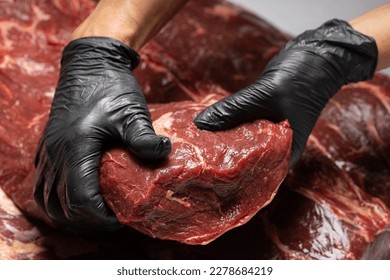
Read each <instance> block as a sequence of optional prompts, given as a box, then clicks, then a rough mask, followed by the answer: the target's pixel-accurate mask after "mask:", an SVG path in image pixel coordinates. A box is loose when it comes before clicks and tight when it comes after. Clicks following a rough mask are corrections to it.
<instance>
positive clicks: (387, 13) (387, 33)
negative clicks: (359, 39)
mask: <svg viewBox="0 0 390 280" xmlns="http://www.w3.org/2000/svg"><path fill="white" fill-rule="evenodd" d="M349 23H350V24H351V25H352V27H353V28H354V29H356V30H358V31H360V32H361V33H363V34H365V35H368V36H371V37H373V38H374V39H375V41H376V44H377V46H378V65H377V68H376V70H378V71H379V70H382V69H384V68H387V67H390V3H387V4H385V5H382V6H380V7H378V8H376V9H374V10H371V11H369V12H367V13H365V14H363V15H361V16H358V17H356V18H354V19H352V20H351V21H349Z"/></svg>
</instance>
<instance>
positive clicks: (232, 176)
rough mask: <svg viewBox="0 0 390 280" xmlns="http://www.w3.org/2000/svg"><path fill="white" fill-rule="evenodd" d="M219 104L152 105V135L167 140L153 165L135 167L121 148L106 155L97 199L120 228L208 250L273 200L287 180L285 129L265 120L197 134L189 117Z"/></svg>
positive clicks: (288, 140) (211, 99) (287, 131)
mask: <svg viewBox="0 0 390 280" xmlns="http://www.w3.org/2000/svg"><path fill="white" fill-rule="evenodd" d="M217 100H218V99H216V98H215V97H214V96H213V95H209V96H208V97H206V98H205V99H204V100H202V101H201V102H199V103H195V102H193V101H182V102H175V103H166V104H156V105H153V106H151V114H152V120H153V125H154V128H155V130H156V133H157V134H159V135H167V136H169V137H170V139H171V142H172V152H171V155H170V156H169V158H168V160H166V161H165V162H164V163H162V164H160V165H159V166H152V167H148V166H145V165H143V164H140V163H139V162H137V161H136V160H135V159H133V158H132V156H131V154H130V153H129V152H126V151H124V150H123V149H117V150H115V151H110V152H108V153H107V154H106V155H104V157H103V159H102V166H101V168H100V174H101V187H102V194H103V197H104V198H105V199H106V201H107V203H108V205H109V206H110V207H111V209H113V210H114V212H115V213H116V214H117V217H118V218H119V221H120V222H122V223H123V224H127V225H129V226H131V227H133V228H135V229H138V230H139V231H141V232H144V233H146V234H149V235H150V236H153V237H158V238H161V239H172V240H177V241H180V242H183V243H187V244H206V243H208V242H210V241H212V240H214V239H215V238H216V237H218V236H219V235H221V234H222V233H224V232H226V231H227V230H229V229H231V228H233V227H237V226H239V225H242V224H244V223H246V222H247V221H248V220H249V219H251V218H252V217H253V216H254V214H255V213H257V212H258V211H259V210H260V209H261V208H263V207H264V206H265V205H267V204H268V203H269V202H270V201H271V200H272V198H273V197H274V195H275V193H276V191H277V189H278V187H279V185H280V183H281V182H282V181H283V179H284V178H285V177H286V174H287V170H288V166H289V158H290V157H289V154H290V146H291V138H292V132H291V129H289V127H288V124H287V123H286V122H285V123H281V124H273V123H271V122H268V121H264V120H261V121H260V120H259V121H256V122H254V123H250V124H247V125H245V126H240V127H237V128H235V129H232V130H230V131H221V132H218V133H213V132H209V131H201V130H199V129H197V128H196V126H195V125H194V123H193V119H194V118H195V117H196V115H197V114H198V113H199V112H201V111H202V110H203V109H205V108H206V107H207V106H208V105H210V104H212V103H214V102H216V101H217ZM129 174H131V175H129Z"/></svg>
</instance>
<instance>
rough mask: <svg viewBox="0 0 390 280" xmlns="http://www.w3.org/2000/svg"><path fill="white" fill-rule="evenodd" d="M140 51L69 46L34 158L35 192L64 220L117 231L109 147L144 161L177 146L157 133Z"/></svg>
mask: <svg viewBox="0 0 390 280" xmlns="http://www.w3.org/2000/svg"><path fill="white" fill-rule="evenodd" d="M138 62H139V56H138V54H137V53H136V52H135V51H133V50H132V49H130V48H129V47H127V46H126V45H124V44H123V43H121V42H119V41H117V40H115V39H112V38H108V37H87V38H81V39H78V40H74V41H72V42H71V43H69V44H68V46H67V47H66V48H65V49H64V52H63V56H62V60H61V72H60V78H59V81H58V85H57V89H56V93H55V96H54V100H53V103H52V107H51V112H50V116H49V121H48V123H47V126H46V129H45V131H44V134H43V137H42V139H41V142H40V145H39V148H38V152H37V156H36V161H35V165H36V170H37V171H36V172H37V173H36V185H35V190H34V196H35V199H36V201H37V202H38V203H39V205H40V206H41V207H42V208H43V209H44V211H45V212H46V213H47V215H48V216H49V217H50V218H52V219H54V220H55V221H57V222H58V223H60V224H62V225H65V226H68V227H75V228H82V229H108V230H111V229H116V228H118V227H119V226H120V225H119V222H118V221H117V219H116V218H115V216H114V214H113V213H112V212H111V211H110V210H109V209H108V208H107V207H106V206H105V204H104V201H103V199H102V197H101V195H100V193H99V176H98V175H99V174H98V171H99V164H100V157H101V152H102V149H103V147H104V145H107V144H112V143H115V142H117V143H122V144H125V145H126V146H127V148H128V149H129V150H130V151H131V152H132V153H133V154H134V155H135V156H136V157H138V158H140V159H143V160H154V161H156V160H162V159H164V158H166V157H167V156H168V154H169V153H170V149H171V143H170V140H169V139H168V138H167V137H163V136H157V135H156V134H155V132H154V130H153V127H152V124H151V120H150V114H149V111H148V109H147V105H146V102H145V99H144V96H143V93H142V91H141V89H140V87H139V85H138V83H137V81H136V79H135V78H134V76H133V74H132V70H133V69H134V68H135V67H136V66H137V64H138Z"/></svg>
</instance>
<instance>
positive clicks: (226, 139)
mask: <svg viewBox="0 0 390 280" xmlns="http://www.w3.org/2000/svg"><path fill="white" fill-rule="evenodd" d="M203 3H204V5H199V3H197V4H194V3H192V2H191V3H190V4H189V5H188V7H187V8H186V9H185V10H184V11H183V13H181V14H180V16H178V17H177V18H176V19H175V20H174V21H173V22H172V23H171V24H170V25H169V26H168V27H167V28H166V29H165V31H164V32H162V33H161V35H160V36H158V37H157V38H156V40H155V41H153V42H151V43H150V44H149V45H148V47H146V48H145V50H144V51H143V55H144V57H145V58H144V61H146V62H150V63H148V64H144V65H141V66H140V67H139V71H138V72H137V73H136V74H137V77H140V78H139V80H140V82H141V85H143V88H145V92H146V94H147V93H148V89H149V88H150V87H151V86H150V85H155V84H156V83H158V84H159V87H158V88H157V89H155V90H154V91H153V93H154V92H159V94H160V95H159V94H157V95H155V96H156V97H155V96H154V95H153V96H152V95H149V98H148V99H149V100H153V98H154V101H156V99H158V98H157V97H158V96H160V98H162V97H161V96H163V97H164V98H163V99H164V100H165V101H168V100H176V99H177V98H176V95H175V94H172V96H171V95H170V93H171V92H172V93H174V92H177V93H180V96H181V97H180V99H192V100H194V101H195V100H196V101H200V100H201V99H203V98H204V97H205V96H206V95H208V94H209V93H211V92H213V93H218V94H220V95H226V94H227V93H226V91H225V88H227V87H229V88H230V89H232V88H237V89H238V88H239V87H240V86H241V85H240V83H241V84H242V79H243V77H244V76H242V75H246V74H247V73H249V72H251V73H252V75H251V76H252V77H253V75H254V74H255V73H258V72H259V71H253V69H251V68H252V67H257V66H258V65H260V66H263V65H264V64H265V61H266V60H267V59H269V58H270V57H271V55H272V54H273V53H274V52H276V51H277V50H278V49H279V48H280V47H281V46H282V45H283V43H284V42H285V39H286V36H284V35H283V34H281V33H275V34H276V35H267V36H264V34H268V33H266V32H265V30H266V29H270V30H272V27H271V26H269V25H268V24H266V23H264V22H262V21H261V20H259V19H257V18H256V17H254V16H253V15H251V14H249V13H246V12H244V11H243V10H241V9H240V8H237V7H235V6H231V5H228V4H223V2H220V1H211V2H210V1H203ZM19 5H20V6H21V7H20V9H21V13H17V14H16V15H15V16H14V15H13V13H15V9H14V8H15V7H12V8H11V7H5V8H6V9H5V11H6V15H8V16H11V18H13V21H10V20H9V19H8V20H7V21H6V23H7V24H8V25H10V26H11V27H9V28H7V24H6V25H5V27H4V31H3V33H4V34H5V35H4V38H5V39H3V40H4V42H6V44H5V48H4V49H3V50H2V53H3V54H4V57H5V58H4V59H3V62H2V65H3V69H4V70H6V71H7V72H4V76H5V78H8V80H7V79H4V80H3V82H2V87H3V88H4V89H5V90H4V93H3V94H6V97H7V98H5V101H9V102H8V104H5V103H2V104H3V105H4V106H3V107H4V116H5V118H4V119H6V120H7V121H6V122H5V124H4V126H3V127H4V129H5V130H9V132H8V133H7V134H6V133H3V135H2V138H1V141H2V142H4V144H5V145H4V147H10V148H9V149H8V148H7V149H6V150H5V151H4V152H3V154H4V155H5V157H4V160H3V165H2V166H3V170H2V176H1V178H0V180H1V182H4V183H3V184H2V187H3V189H4V190H5V191H6V192H7V193H8V194H9V195H10V196H11V198H12V199H13V200H14V201H15V203H16V204H17V205H18V206H19V207H20V208H21V209H23V210H25V211H26V212H27V213H29V214H30V215H32V216H34V217H37V218H40V219H44V220H46V221H48V219H47V217H45V215H44V213H42V211H41V210H40V209H39V208H38V207H37V205H36V204H35V202H34V200H33V199H32V196H31V187H32V185H33V182H34V169H33V168H32V158H33V156H34V152H35V148H36V143H37V142H38V139H39V137H40V134H41V132H42V130H43V127H44V124H45V122H46V120H47V113H48V109H49V108H50V102H51V97H52V91H53V87H54V85H55V83H54V80H55V79H56V78H57V71H58V66H56V67H53V66H52V65H53V64H55V63H53V61H51V60H48V59H47V57H54V58H57V62H56V63H58V58H59V50H60V49H61V47H62V46H63V45H64V44H65V42H64V41H60V40H57V41H55V36H59V37H60V38H62V36H63V34H64V33H65V35H66V34H68V33H66V32H69V31H62V29H65V28H68V29H70V27H72V26H74V25H75V24H76V23H77V22H78V21H80V20H81V19H82V18H83V17H85V15H86V14H87V12H89V11H90V10H91V8H92V7H93V4H92V2H88V1H72V4H71V5H70V6H69V7H68V8H71V9H72V11H66V12H64V13H63V14H61V15H57V13H60V12H59V11H62V9H64V7H65V6H66V5H65V4H64V3H62V2H61V1H53V2H50V1H31V2H30V5H31V6H30V7H29V9H27V10H26V12H25V13H26V14H23V12H24V11H25V9H26V7H25V5H22V3H16V4H15V6H16V7H18V6H19ZM22 6H23V7H22ZM68 8H66V9H68ZM51 10H54V11H55V12H54V13H53V15H54V16H55V19H56V22H55V24H54V25H50V22H51V21H53V20H51V21H50V19H52V14H50V11H51ZM69 14H71V15H72V16H71V17H72V19H73V21H72V23H70V19H67V20H64V21H62V20H61V19H62V17H65V18H67V17H68V15H69ZM205 15H206V17H205ZM57 19H58V21H57ZM201 19H203V20H201ZM23 21H27V22H26V23H24V22H23ZM198 21H199V22H201V23H199V24H195V23H196V22H198ZM210 21H212V22H213V24H211V25H214V24H219V25H223V24H225V25H227V26H230V25H232V30H236V29H237V27H235V28H233V26H237V22H240V24H239V25H238V28H239V29H238V30H237V35H238V36H241V35H245V34H246V33H248V34H250V35H247V36H246V38H245V39H244V41H245V42H247V43H248V44H247V47H242V46H239V45H238V44H237V40H236V39H235V38H234V37H233V36H229V37H226V38H222V37H220V36H214V35H213V34H212V33H210V31H211V30H208V32H206V29H210V28H207V27H208V26H209V25H210ZM63 22H65V23H67V24H63ZM259 23H261V25H260V24H259ZM48 28H49V29H48ZM241 29H242V30H241ZM32 31H33V33H32ZM214 32H217V30H216V29H215V31H214ZM218 32H220V30H218ZM14 33H15V34H14ZM177 33H179V34H180V33H181V34H186V35H187V36H190V37H191V38H192V41H193V42H201V43H202V44H205V45H201V46H197V47H198V48H197V49H196V50H194V53H193V54H191V53H190V52H188V51H185V50H186V49H187V48H189V47H190V46H188V45H187V44H184V42H183V43H180V44H181V45H180V46H178V45H177V44H178V42H177V39H176V38H178V37H177V36H176V37H175V38H170V37H169V38H166V36H167V34H177ZM58 34H60V35H58ZM11 35H12V36H14V37H12V36H11ZM22 37H29V38H30V39H31V38H32V41H33V46H34V48H33V49H28V50H26V49H25V48H26V47H25V46H19V45H18V42H20V41H21V38H22ZM53 37H54V39H53ZM15 41H17V42H15ZM52 41H53V42H56V43H55V44H54V43H52ZM187 41H190V40H187ZM14 42H15V44H14ZM162 42H163V43H162ZM229 42H230V44H229ZM250 42H252V43H250ZM260 43H262V44H261V45H260ZM226 45H231V51H229V55H224V54H223V53H222V52H225V51H226ZM257 45H258V46H257ZM269 46H271V47H269ZM23 47H24V48H23ZM157 47H158V48H163V49H165V50H166V51H165V53H164V52H162V50H157V49H156V48H157ZM194 47H195V46H194ZM210 48H212V49H211V50H210ZM14 49H17V50H19V49H20V50H21V52H20V53H19V52H17V53H15V52H14V51H13V50H14ZM215 49H217V50H218V51H215ZM255 49H256V51H254V50H255ZM202 50H203V51H202ZM229 50H230V49H229ZM237 51H241V52H242V51H243V52H245V53H246V52H247V53H248V57H246V58H245V59H244V58H243V57H242V56H236V54H235V52H237ZM183 52H186V53H187V55H189V56H188V57H187V56H183V55H182V54H183ZM256 52H258V53H259V54H258V55H255V54H256ZM272 52H273V53H272ZM212 53H215V55H214V56H211V54H212ZM254 53H255V54H254ZM230 56H231V57H230ZM234 57H236V58H235V59H233V58H234ZM168 58H169V59H168ZM259 58H262V59H259ZM167 59H168V60H167ZM252 60H253V61H256V63H249V64H248V65H250V67H247V66H246V65H247V62H246V61H252ZM222 62H225V63H222ZM217 64H220V65H223V67H225V68H227V69H230V71H229V76H230V77H231V79H230V80H228V79H225V78H224V77H221V76H220V75H218V72H217V71H216V69H214V68H213V67H214V66H215V65H217ZM207 65H208V66H207ZM210 65H211V66H213V67H210ZM184 68H185V69H194V70H186V71H184ZM19 72H21V74H22V75H18V73H19ZM236 73H240V75H241V76H240V75H238V74H236ZM11 74H12V76H10V75H11ZM17 76H19V77H21V78H22V79H23V81H25V82H24V83H16V82H13V80H12V79H13V77H17ZM48 77H49V78H48ZM172 77H174V79H173V80H172V79H171V78H172ZM245 78H247V77H245ZM195 80H196V82H195ZM218 80H221V82H220V83H217V81H218ZM222 81H224V82H222ZM9 84H11V86H10V85H9ZM190 86H192V87H190ZM175 88H176V90H175ZM25 91H27V93H26V94H24V92H25ZM16 92H18V93H20V94H16V95H15V93H16ZM19 95H22V96H21V97H19ZM208 99H209V101H210V100H211V99H210V97H208ZM214 100H216V99H214ZM197 104H198V105H197ZM208 104H211V103H210V102H209V103H208ZM160 106H163V105H160ZM173 106H179V107H180V106H182V107H181V110H182V111H181V112H182V113H181V114H179V113H177V112H176V113H174V114H173V115H174V117H173V118H172V120H173V122H175V126H176V127H175V129H176V131H173V130H172V129H171V131H172V132H170V131H169V130H170V128H165V130H166V131H162V133H163V134H166V133H172V137H174V134H175V135H177V137H176V136H175V137H174V141H175V144H174V152H173V154H172V157H171V158H170V159H169V161H168V162H167V165H166V166H164V167H163V168H162V169H159V170H157V171H155V172H154V173H155V174H157V175H154V176H155V178H156V180H157V179H158V180H160V181H158V180H157V181H156V182H153V181H149V180H146V178H147V177H144V178H142V179H141V178H139V180H140V182H139V183H138V187H137V185H135V187H136V188H138V189H140V187H139V186H140V185H141V186H143V185H144V184H145V183H146V181H147V183H149V184H150V187H149V188H147V187H146V186H143V187H144V188H143V189H142V190H143V191H145V192H143V193H142V192H139V191H138V192H137V191H134V190H132V189H131V188H130V187H133V186H131V185H130V186H129V184H128V182H127V181H128V179H129V178H133V177H135V175H129V174H132V172H133V173H134V172H136V171H137V169H136V168H141V167H138V165H136V166H135V165H134V162H130V159H128V162H127V163H126V162H125V163H123V162H122V165H124V164H127V165H128V166H129V169H128V170H127V172H126V173H125V174H123V173H122V174H121V175H119V173H112V174H107V173H105V172H106V171H105V170H111V169H112V166H114V168H115V169H118V168H117V165H113V163H118V162H121V160H122V159H123V157H124V155H123V154H118V153H111V154H110V155H108V156H106V157H105V158H106V159H107V158H110V160H109V161H108V160H106V161H105V162H107V164H106V166H107V168H106V169H102V170H101V177H103V178H105V180H103V182H107V184H109V188H108V187H106V188H105V189H104V190H105V192H104V193H105V194H106V200H107V203H108V204H109V205H111V206H112V207H113V208H114V210H115V211H116V212H117V215H118V216H120V218H121V221H123V222H126V223H128V224H130V225H131V226H133V227H135V228H137V229H139V230H141V231H143V232H145V233H147V234H150V235H152V236H158V237H160V238H167V239H174V240H178V241H182V242H188V243H192V244H199V243H202V244H204V243H207V242H210V241H211V240H213V239H214V238H216V237H217V236H219V235H221V234H222V233H223V232H225V231H227V230H229V229H231V228H232V227H235V226H238V225H241V224H243V223H245V222H247V221H248V220H249V219H250V218H251V217H252V216H253V215H254V214H255V213H256V212H257V211H258V210H259V209H260V208H261V207H263V206H264V205H266V204H268V202H269V201H270V200H271V199H272V198H273V196H274V195H275V192H276V190H277V188H278V186H279V185H280V183H281V182H282V180H283V179H284V177H285V176H286V174H287V169H288V161H289V159H288V157H289V146H290V143H291V131H290V130H289V129H288V125H287V123H282V124H272V123H270V122H268V121H258V122H256V124H254V125H247V128H239V129H235V130H233V132H231V133H225V132H222V133H217V134H212V133H210V132H207V131H199V130H197V129H195V126H194V125H192V119H193V117H194V116H195V115H196V112H199V110H200V109H202V108H205V106H206V103H204V102H203V104H201V103H191V102H190V103H189V102H187V103H181V105H165V106H164V108H165V109H162V110H155V112H156V113H155V114H157V112H160V113H164V114H165V115H164V116H165V118H167V117H168V111H169V110H170V111H172V110H173V109H174V107H173ZM196 106H198V107H196ZM199 106H200V107H199ZM26 107H27V108H26ZM156 108H158V106H157V105H156ZM161 108H162V107H161ZM196 108H197V109H196ZM195 109H196V110H195ZM184 110H187V111H188V110H192V113H191V114H189V113H188V112H186V113H184V114H183V111H184ZM176 115H177V117H176ZM183 116H186V118H183ZM175 118H181V120H175ZM156 121H157V122H158V120H157V119H156ZM166 121H169V119H167V120H166ZM181 121H182V123H181V127H180V129H179V123H180V122H181ZM184 121H185V122H184ZM160 123H161V122H160ZM156 126H157V127H158V126H159V125H158V124H156ZM187 126H191V129H189V128H188V127H187ZM160 128H161V129H162V126H160ZM190 131H192V135H190V134H189V132H190ZM222 136H223V137H222ZM179 137H181V138H182V140H180V139H179ZM194 137H198V139H191V138H194ZM234 137H236V138H241V139H245V142H243V141H239V140H237V141H236V142H237V145H233V146H232V147H231V148H227V146H228V144H230V143H231V142H232V138H234ZM13 139H18V141H19V142H18V143H14V142H13ZM216 142H218V144H219V149H220V150H218V147H214V145H215V144H216ZM240 146H241V147H240ZM19 147H21V149H19ZM184 152H185V153H187V154H184V155H183V153H184ZM184 156H186V157H184ZM199 156H202V157H203V158H204V160H203V159H202V160H201V161H198V162H197V159H196V158H197V157H199ZM210 156H214V158H211V157H210ZM128 157H129V156H128ZM208 157H209V158H208ZM228 157H230V158H231V159H229V158H228ZM12 158H13V159H15V160H12ZM216 163H220V164H221V166H218V165H217V164H216ZM191 164H194V165H197V166H191ZM131 165H133V168H132V169H131V168H130V166H131ZM181 169H184V170H181ZM222 169H226V170H222ZM131 170H133V171H131ZM118 171H119V170H118ZM114 172H116V171H114ZM271 172H272V173H273V174H272V176H271V175H270V174H268V173H271ZM160 173H161V175H159V174H160ZM179 173H180V176H179ZM145 174H148V173H147V172H146V170H145ZM162 175H165V178H166V180H167V179H169V181H166V182H165V183H161V180H162V179H163V176H162ZM172 176H178V178H177V182H176V183H173V181H174V180H173V178H170V177H172ZM196 176H198V177H199V178H198V179H196ZM145 180H146V181H145ZM126 182H127V185H128V186H127V187H128V188H129V189H128V190H125V187H124V185H125V183H126ZM164 184H165V185H164ZM175 184H179V185H177V186H175ZM186 185H188V186H187V187H185V186H186ZM152 186H154V187H152ZM164 187H165V188H169V189H166V190H164V191H163V188H164ZM197 187H198V188H200V189H201V190H202V191H200V189H198V190H196V188H197ZM180 188H181V189H180ZM205 189H208V191H206V190H205ZM124 193H125V194H126V195H127V194H130V196H127V197H128V200H129V201H127V203H129V202H131V203H134V202H135V201H137V197H138V196H145V197H146V199H145V200H143V201H140V202H139V203H140V205H134V209H135V210H133V213H132V212H126V213H125V212H124V210H126V209H128V210H129V211H130V209H129V207H130V206H132V205H127V204H126V203H124V201H120V200H119V199H120V197H122V195H123V194H124ZM118 195H119V196H118ZM131 196H133V198H132V200H131ZM182 196H190V197H189V198H184V197H182ZM160 200H161V202H159V201H160ZM186 200H188V201H186ZM179 202H181V204H180V203H179ZM154 203H155V204H156V205H153V204H154ZM159 203H160V204H163V205H164V207H162V211H160V212H158V211H157V210H158V209H160V208H161V205H159ZM145 205H146V206H148V207H147V208H151V209H153V210H151V211H150V214H148V215H145V216H144V218H143V220H142V221H141V220H140V218H139V217H136V215H137V214H139V211H145V208H144V207H145ZM188 205H191V207H188ZM178 206H180V207H181V209H179V208H178ZM159 207H160V208H159ZM174 210H177V211H174ZM179 210H180V211H179ZM153 211H154V212H153ZM164 211H165V212H164ZM157 213H158V215H160V216H162V215H165V216H166V217H168V216H169V215H174V216H172V217H170V218H169V219H168V218H165V219H163V218H161V219H155V218H154V216H155V215H156V214H157ZM172 213H174V214H172ZM180 214H182V216H181V217H179V215H180ZM131 215H132V216H131ZM176 219H181V222H180V223H179V222H177V221H176ZM209 220H211V221H213V222H215V224H214V225H213V227H211V228H210V227H207V226H205V225H203V223H204V222H205V221H209ZM217 221H219V222H217ZM48 222H50V221H48ZM168 222H169V223H168ZM164 224H166V226H163V225H164ZM179 229H181V230H182V231H179Z"/></svg>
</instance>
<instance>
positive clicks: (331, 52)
mask: <svg viewBox="0 0 390 280" xmlns="http://www.w3.org/2000/svg"><path fill="white" fill-rule="evenodd" d="M377 56H378V51H377V47H376V43H375V41H374V39H372V38H371V37H367V36H365V35H363V34H361V33H359V32H358V31H356V30H354V29H353V28H352V27H351V26H350V25H349V24H348V23H347V22H344V21H341V20H331V21H328V22H326V23H325V24H324V25H322V26H320V27H319V28H317V29H315V30H310V31H306V32H304V33H303V34H301V35H299V36H298V37H296V38H295V39H293V40H291V41H290V42H288V43H287V44H286V46H285V47H284V48H283V49H282V50H281V52H280V53H279V54H278V55H277V56H276V57H275V58H273V59H272V60H271V61H270V63H269V64H268V65H267V67H266V69H265V70H264V72H263V73H262V75H261V76H260V77H259V78H258V79H257V81H256V82H255V83H253V84H251V85H250V86H248V87H246V88H244V89H243V90H241V91H239V92H237V93H235V94H234V95H232V96H229V97H227V98H225V99H223V100H221V101H219V102H217V103H215V104H213V105H212V106H210V107H208V108H207V109H206V110H205V111H203V112H202V113H201V114H199V115H198V116H197V117H196V119H195V124H196V125H197V126H198V127H199V128H201V129H207V130H222V129H227V128H231V127H233V126H236V125H238V124H241V123H243V122H246V121H250V120H254V119H269V120H272V121H276V122H278V121H282V120H285V119H288V121H289V122H290V125H291V128H292V129H293V146H292V156H291V165H293V164H294V163H295V162H296V161H297V160H298V159H299V157H300V156H301V154H302V152H303V150H304V147H305V145H306V142H307V139H308V137H309V135H310V133H311V131H312V129H313V127H314V125H315V123H316V121H317V119H318V117H319V115H320V113H321V111H322V109H323V108H324V107H325V105H326V103H327V102H328V100H329V99H330V98H331V97H332V96H333V95H334V94H335V93H336V92H337V91H338V90H339V89H340V88H341V86H343V85H345V84H347V83H350V82H357V81H362V80H366V79H369V78H371V77H372V75H373V74H374V71H375V67H376V63H377Z"/></svg>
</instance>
